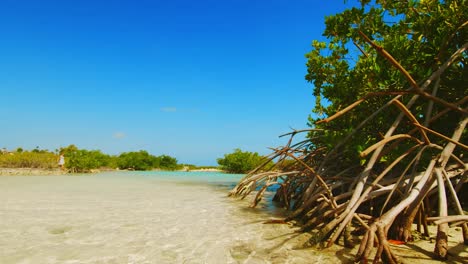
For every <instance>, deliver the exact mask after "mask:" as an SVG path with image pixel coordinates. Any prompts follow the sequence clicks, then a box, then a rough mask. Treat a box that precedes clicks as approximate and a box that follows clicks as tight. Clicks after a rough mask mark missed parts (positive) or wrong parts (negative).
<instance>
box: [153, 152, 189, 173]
mask: <svg viewBox="0 0 468 264" xmlns="http://www.w3.org/2000/svg"><path fill="white" fill-rule="evenodd" d="M153 166H154V167H155V168H160V169H163V170H177V169H181V168H182V166H181V165H179V164H177V159H176V158H173V157H171V156H167V155H161V156H158V157H156V163H155V164H154V165H153Z"/></svg>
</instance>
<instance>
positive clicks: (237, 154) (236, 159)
mask: <svg viewBox="0 0 468 264" xmlns="http://www.w3.org/2000/svg"><path fill="white" fill-rule="evenodd" d="M217 161H218V164H219V165H220V166H221V169H222V170H224V171H226V172H229V173H247V172H249V171H251V170H253V169H255V168H257V167H258V166H260V165H261V164H262V163H264V162H265V161H266V160H265V157H263V156H260V155H259V154H258V153H257V152H248V151H242V150H240V149H235V150H234V152H233V153H229V154H225V155H224V158H219V159H217Z"/></svg>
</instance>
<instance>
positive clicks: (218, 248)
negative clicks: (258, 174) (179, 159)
mask: <svg viewBox="0 0 468 264" xmlns="http://www.w3.org/2000/svg"><path fill="white" fill-rule="evenodd" d="M241 178H242V175H232V174H222V173H214V172H108V173H101V174H95V175H64V176H12V177H9V176H3V177H0V263H2V264H9V263H34V264H36V263H70V264H71V263H310V261H311V260H312V259H313V257H314V253H313V252H307V251H305V250H294V247H295V246H297V244H298V243H297V241H296V240H297V239H299V238H300V237H301V236H300V235H298V234H297V233H295V229H294V228H292V227H291V226H289V225H265V224H263V222H264V221H265V220H268V219H271V218H272V217H279V216H281V213H282V211H281V210H278V209H276V208H274V207H273V206H272V205H271V204H270V203H268V202H266V203H262V204H261V205H260V206H259V207H258V208H256V209H251V208H249V207H248V205H249V201H247V200H243V201H242V200H238V199H233V198H230V197H227V192H228V190H229V189H230V188H231V187H232V186H233V185H234V184H235V183H236V182H237V181H238V180H240V179H241ZM249 200H250V199H249ZM320 258H321V259H322V258H323V256H320ZM322 260H323V259H322Z"/></svg>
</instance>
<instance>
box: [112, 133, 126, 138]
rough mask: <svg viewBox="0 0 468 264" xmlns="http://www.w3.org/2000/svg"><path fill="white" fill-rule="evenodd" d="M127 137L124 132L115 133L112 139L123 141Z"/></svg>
mask: <svg viewBox="0 0 468 264" xmlns="http://www.w3.org/2000/svg"><path fill="white" fill-rule="evenodd" d="M126 136H127V135H126V134H125V133H123V132H115V133H114V134H113V135H112V137H113V138H115V139H122V138H124V137H126Z"/></svg>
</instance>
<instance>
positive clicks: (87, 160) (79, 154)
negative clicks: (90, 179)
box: [64, 149, 110, 172]
mask: <svg viewBox="0 0 468 264" xmlns="http://www.w3.org/2000/svg"><path fill="white" fill-rule="evenodd" d="M64 156H65V167H66V168H67V169H68V170H69V171H71V172H89V171H91V170H93V169H98V168H101V167H106V166H108V164H109V160H110V157H109V156H108V155H106V154H103V153H102V152H101V151H99V150H91V151H89V150H85V149H77V150H73V151H69V152H66V153H64Z"/></svg>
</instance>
